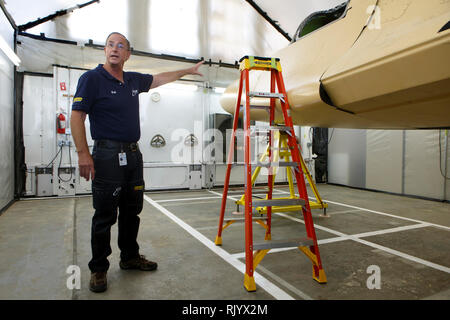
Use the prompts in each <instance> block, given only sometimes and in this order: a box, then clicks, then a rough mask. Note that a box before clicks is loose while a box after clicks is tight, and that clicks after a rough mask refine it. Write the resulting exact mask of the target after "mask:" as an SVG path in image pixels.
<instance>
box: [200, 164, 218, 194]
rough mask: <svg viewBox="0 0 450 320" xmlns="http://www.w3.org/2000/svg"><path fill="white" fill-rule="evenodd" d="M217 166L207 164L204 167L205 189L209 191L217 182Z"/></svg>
mask: <svg viewBox="0 0 450 320" xmlns="http://www.w3.org/2000/svg"><path fill="white" fill-rule="evenodd" d="M215 174H216V166H215V165H213V164H206V165H204V166H203V177H204V181H203V187H205V188H207V189H211V188H213V187H214V183H215V181H216V178H215Z"/></svg>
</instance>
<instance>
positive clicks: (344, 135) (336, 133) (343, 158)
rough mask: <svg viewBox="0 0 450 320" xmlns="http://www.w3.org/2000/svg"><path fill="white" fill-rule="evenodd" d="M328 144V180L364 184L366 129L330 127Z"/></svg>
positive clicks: (359, 186) (352, 184)
mask: <svg viewBox="0 0 450 320" xmlns="http://www.w3.org/2000/svg"><path fill="white" fill-rule="evenodd" d="M328 135H329V137H328V139H329V140H330V139H331V142H330V144H329V145H328V182H330V183H336V184H342V185H346V186H351V187H357V188H365V186H366V181H365V180H366V130H359V129H331V130H329V133H328Z"/></svg>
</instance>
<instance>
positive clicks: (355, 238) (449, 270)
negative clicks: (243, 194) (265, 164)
mask: <svg viewBox="0 0 450 320" xmlns="http://www.w3.org/2000/svg"><path fill="white" fill-rule="evenodd" d="M278 191H282V192H284V193H289V192H286V191H283V190H278ZM209 192H210V193H213V194H217V195H219V193H217V192H215V191H209ZM309 198H313V197H309ZM228 199H230V200H235V201H236V199H235V198H234V197H228ZM323 201H324V202H328V203H334V204H339V205H342V206H346V207H349V208H354V209H358V210H362V211H369V212H373V213H376V214H381V215H385V216H389V217H393V218H399V219H403V220H407V221H412V222H416V223H417V224H415V225H411V226H403V227H397V228H391V229H384V230H378V231H372V232H364V233H360V234H355V235H348V234H345V233H342V232H339V231H336V230H332V229H330V228H326V227H323V226H320V225H317V224H314V228H315V229H319V230H323V231H326V232H329V233H332V234H334V235H337V236H338V237H337V238H332V239H324V240H318V244H325V243H331V242H337V241H343V240H353V241H355V242H358V243H361V244H365V245H367V246H370V247H372V248H376V249H379V250H383V251H386V252H388V253H391V254H393V255H396V256H399V257H402V258H404V259H408V260H411V261H414V262H416V263H420V264H423V265H425V266H428V267H431V268H433V269H436V270H440V271H443V272H446V273H450V268H448V267H446V266H442V265H439V264H436V263H433V262H430V261H427V260H424V259H420V258H417V257H415V256H412V255H409V254H406V253H403V252H400V251H397V250H394V249H391V248H388V247H384V246H382V245H379V244H376V243H372V242H369V241H367V240H363V239H360V237H368V236H373V235H379V234H383V233H392V232H399V231H404V230H409V229H416V228H424V227H430V226H432V227H438V228H444V229H449V230H450V228H448V227H445V226H441V225H438V224H434V223H429V222H425V221H420V220H416V219H410V218H404V217H400V216H395V215H392V214H388V213H384V212H380V211H375V210H369V209H365V208H361V207H356V206H351V205H347V204H343V203H339V202H333V201H329V200H323ZM274 215H278V216H281V217H285V218H287V219H290V220H293V221H297V222H300V223H303V224H304V221H303V220H301V219H298V218H294V217H291V216H289V215H287V214H285V213H279V212H276V213H274ZM292 249H296V247H294V248H282V249H278V250H270V251H269V253H273V252H280V251H286V250H292ZM241 255H242V253H237V254H233V255H232V256H233V257H235V258H236V259H238V258H241Z"/></svg>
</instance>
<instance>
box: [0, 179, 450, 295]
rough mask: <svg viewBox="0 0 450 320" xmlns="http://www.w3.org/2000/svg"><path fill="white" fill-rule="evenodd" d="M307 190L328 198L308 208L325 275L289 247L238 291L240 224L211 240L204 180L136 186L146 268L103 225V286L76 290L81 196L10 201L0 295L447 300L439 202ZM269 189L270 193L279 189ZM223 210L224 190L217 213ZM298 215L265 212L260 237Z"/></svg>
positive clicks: (447, 221)
mask: <svg viewBox="0 0 450 320" xmlns="http://www.w3.org/2000/svg"><path fill="white" fill-rule="evenodd" d="M318 189H319V192H320V194H321V196H322V198H323V199H324V200H326V201H328V203H329V208H328V210H327V214H328V215H329V216H328V217H323V216H322V215H321V213H322V212H321V211H317V210H316V211H314V210H313V219H314V223H315V227H316V234H317V238H318V239H319V249H320V254H321V258H322V263H323V266H324V269H325V272H326V275H327V279H328V283H327V284H318V283H317V282H315V281H314V280H313V279H312V277H311V262H310V261H309V259H307V258H306V256H305V255H304V254H303V253H301V252H300V251H299V250H298V249H282V250H273V251H271V252H270V253H269V254H268V255H267V256H266V257H265V258H264V259H263V261H262V262H261V264H260V265H259V266H258V267H257V268H256V274H255V280H256V286H257V291H256V292H251V293H249V292H247V291H246V290H245V289H244V287H243V278H244V275H243V270H244V269H245V260H244V255H243V251H244V228H243V223H239V222H237V223H235V224H233V225H231V226H230V227H229V228H227V229H226V230H225V231H224V233H223V245H222V246H221V247H217V246H215V245H214V239H215V236H216V233H217V224H218V215H219V208H220V202H221V193H222V190H221V189H214V190H211V191H208V190H201V191H195V192H189V191H182V192H165V193H146V197H145V203H144V209H143V211H142V213H141V215H140V217H141V228H140V233H139V243H140V247H141V254H144V255H146V256H147V258H149V259H151V260H154V261H157V262H158V265H159V266H158V270H157V271H155V272H149V273H146V272H140V271H123V270H120V268H119V266H118V262H119V251H118V247H117V225H115V226H114V227H113V229H112V249H113V253H112V255H111V256H110V262H111V267H110V269H109V271H108V290H107V291H106V292H104V293H101V294H95V293H92V292H90V291H89V288H88V286H89V277H90V272H89V269H88V267H87V263H88V261H89V259H90V223H91V217H92V214H93V209H92V198H91V197H89V196H85V197H77V198H64V199H55V198H53V199H45V200H22V201H18V202H16V203H14V204H13V205H12V206H11V207H10V208H9V209H8V210H7V211H5V212H4V213H3V214H2V215H1V216H0V256H1V257H2V258H1V260H0V299H19V300H22V299H27V300H34V299H61V300H70V299H75V300H78V299H79V300H93V299H107V300H109V299H121V300H122V299H125V300H130V299H158V300H191V299H195V300H275V299H283V300H285V299H295V300H302V299H330V300H334V299H370V300H379V299H408V300H415V299H446V300H447V299H450V253H449V252H450V204H448V203H440V202H434V201H426V200H420V199H412V198H407V197H399V196H394V195H389V194H384V193H376V192H369V191H362V190H355V189H351V188H346V187H340V186H332V185H318ZM276 190H277V192H278V193H279V195H280V196H281V195H284V193H286V191H287V187H284V186H281V187H280V186H278V187H277V188H276ZM241 194H242V191H237V192H236V191H233V192H230V194H229V196H230V197H240V195H241ZM309 194H310V195H311V193H309ZM233 210H235V205H234V202H233V200H231V199H230V200H229V201H228V203H227V212H228V213H230V212H231V211H233ZM301 222H302V217H301V215H300V214H299V213H298V212H292V213H286V214H275V215H274V217H273V223H272V238H273V239H282V238H294V237H301V236H302V235H304V234H305V228H304V224H302V223H301ZM253 230H254V242H255V243H256V242H261V241H262V240H263V239H264V229H263V228H261V227H260V226H259V225H257V224H254V227H253ZM73 265H75V266H79V268H80V270H81V287H80V289H73V290H71V289H68V287H67V280H68V278H69V277H70V276H71V274H72V273H67V268H68V267H69V266H73ZM371 266H376V267H378V268H379V271H380V280H381V281H380V286H381V288H380V289H376V288H375V289H369V288H368V286H367V283H368V282H369V283H372V282H371V280H370V279H372V278H370V277H371V276H372V272H370V270H371V269H370V268H373V267H371ZM368 269H369V270H368ZM368 271H369V272H368ZM369 278H370V279H369Z"/></svg>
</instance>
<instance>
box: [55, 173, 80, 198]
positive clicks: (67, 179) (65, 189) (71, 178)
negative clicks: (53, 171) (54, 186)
mask: <svg viewBox="0 0 450 320" xmlns="http://www.w3.org/2000/svg"><path fill="white" fill-rule="evenodd" d="M57 170H58V171H57V173H58V174H57V177H56V179H57V180H56V181H57V183H58V196H74V195H75V194H76V168H75V167H59V168H58V169H57Z"/></svg>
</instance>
